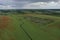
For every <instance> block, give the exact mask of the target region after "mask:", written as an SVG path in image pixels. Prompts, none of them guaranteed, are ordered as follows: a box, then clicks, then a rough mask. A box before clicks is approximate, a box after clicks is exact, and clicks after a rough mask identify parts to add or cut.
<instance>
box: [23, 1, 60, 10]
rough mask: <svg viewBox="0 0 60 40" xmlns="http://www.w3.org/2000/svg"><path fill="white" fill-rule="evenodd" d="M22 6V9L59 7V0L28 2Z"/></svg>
mask: <svg viewBox="0 0 60 40" xmlns="http://www.w3.org/2000/svg"><path fill="white" fill-rule="evenodd" d="M23 8H24V9H59V8H60V1H59V2H54V1H51V2H35V3H29V4H26V5H25V6H24V7H23Z"/></svg>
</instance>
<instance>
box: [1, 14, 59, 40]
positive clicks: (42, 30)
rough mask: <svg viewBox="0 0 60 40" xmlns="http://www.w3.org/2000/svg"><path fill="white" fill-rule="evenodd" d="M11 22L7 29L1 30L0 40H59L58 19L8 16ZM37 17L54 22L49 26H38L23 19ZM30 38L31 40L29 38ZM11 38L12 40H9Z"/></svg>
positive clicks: (43, 16) (46, 16)
mask: <svg viewBox="0 0 60 40" xmlns="http://www.w3.org/2000/svg"><path fill="white" fill-rule="evenodd" d="M8 16H9V17H11V19H12V22H11V23H10V25H8V28H6V29H4V30H1V29H0V32H2V36H1V37H0V40H31V38H32V40H60V17H56V16H49V15H37V14H25V15H22V14H20V15H8ZM28 16H31V17H37V18H42V19H51V20H54V22H52V23H49V24H46V25H44V24H42V25H40V24H41V23H40V24H38V23H34V22H32V21H31V20H28V19H26V18H24V17H28ZM11 26H12V28H11V30H12V31H11V30H10V29H9V27H11ZM30 37H31V38H30ZM10 38H12V39H10Z"/></svg>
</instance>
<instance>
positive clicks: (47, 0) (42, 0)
mask: <svg viewBox="0 0 60 40" xmlns="http://www.w3.org/2000/svg"><path fill="white" fill-rule="evenodd" d="M14 1H30V2H49V1H55V2H57V1H59V0H14Z"/></svg>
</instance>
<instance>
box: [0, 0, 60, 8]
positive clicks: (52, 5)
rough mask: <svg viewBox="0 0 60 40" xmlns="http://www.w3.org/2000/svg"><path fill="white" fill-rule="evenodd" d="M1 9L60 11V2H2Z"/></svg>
mask: <svg viewBox="0 0 60 40" xmlns="http://www.w3.org/2000/svg"><path fill="white" fill-rule="evenodd" d="M0 9H60V0H0Z"/></svg>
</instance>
